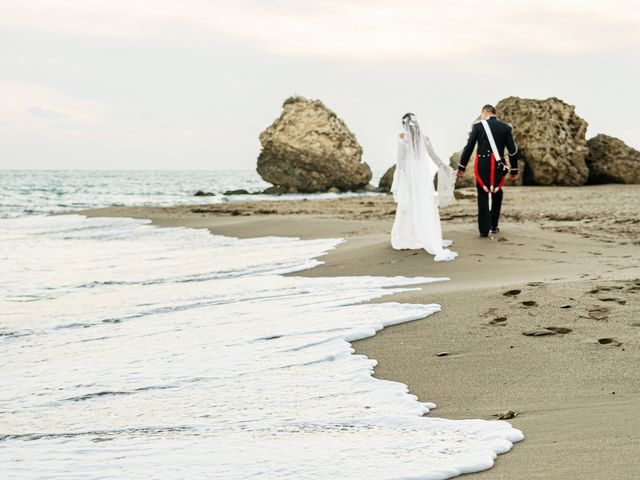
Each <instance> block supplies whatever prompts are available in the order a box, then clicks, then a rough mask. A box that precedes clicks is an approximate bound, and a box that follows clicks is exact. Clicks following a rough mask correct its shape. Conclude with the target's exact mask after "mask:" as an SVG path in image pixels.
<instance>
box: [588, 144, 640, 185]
mask: <svg viewBox="0 0 640 480" xmlns="http://www.w3.org/2000/svg"><path fill="white" fill-rule="evenodd" d="M587 146H588V147H589V155H588V156H587V167H588V168H589V183H640V152H639V151H638V150H635V149H633V148H631V147H629V146H628V145H627V144H626V143H624V142H623V141H622V140H619V139H617V138H614V137H610V136H608V135H597V136H596V137H593V138H592V139H590V140H589V141H588V142H587Z"/></svg>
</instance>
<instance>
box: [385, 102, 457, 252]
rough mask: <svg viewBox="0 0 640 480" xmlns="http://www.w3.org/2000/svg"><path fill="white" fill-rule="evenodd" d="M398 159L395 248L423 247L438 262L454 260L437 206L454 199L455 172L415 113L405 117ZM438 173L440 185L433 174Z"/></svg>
mask: <svg viewBox="0 0 640 480" xmlns="http://www.w3.org/2000/svg"><path fill="white" fill-rule="evenodd" d="M402 130H403V131H402V133H401V134H400V139H399V141H398V161H397V163H396V171H395V173H394V175H393V184H392V185H391V192H392V193H393V198H394V200H395V201H396V203H397V204H398V206H397V208H396V218H395V221H394V222H393V228H392V229H391V246H392V247H393V248H394V249H396V250H405V249H418V248H424V249H425V250H426V251H427V252H428V253H429V254H431V255H434V256H435V257H434V260H435V261H436V262H442V261H449V260H453V259H454V258H456V257H457V256H458V254H457V253H456V252H452V251H451V250H449V249H447V248H445V247H448V246H450V245H451V241H449V240H443V239H442V228H441V226H440V214H439V213H438V206H445V205H449V204H451V203H453V202H454V201H455V199H454V196H453V190H454V188H455V181H456V173H455V171H454V170H453V168H451V167H450V166H449V165H447V164H445V163H444V162H443V161H442V160H441V159H440V157H438V155H437V154H436V152H435V151H434V149H433V145H431V141H430V140H429V138H428V137H427V136H426V135H424V134H423V133H422V132H421V131H420V125H419V124H418V120H417V118H416V116H415V115H414V114H413V113H407V114H406V115H405V116H403V117H402ZM436 173H437V174H438V188H437V191H436V189H435V187H434V178H435V176H436Z"/></svg>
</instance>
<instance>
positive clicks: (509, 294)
mask: <svg viewBox="0 0 640 480" xmlns="http://www.w3.org/2000/svg"><path fill="white" fill-rule="evenodd" d="M521 293H522V290H509V291H508V292H504V293H503V294H502V295H504V296H505V297H516V296H518V295H520V294H521Z"/></svg>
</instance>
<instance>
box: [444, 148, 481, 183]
mask: <svg viewBox="0 0 640 480" xmlns="http://www.w3.org/2000/svg"><path fill="white" fill-rule="evenodd" d="M461 156H462V150H461V151H459V152H456V153H454V154H453V155H451V158H450V159H449V165H451V166H452V167H453V168H458V165H460V157H461ZM475 164H476V151H475V149H474V150H473V153H472V154H471V158H470V159H469V163H467V169H466V170H465V171H464V176H463V177H462V178H459V179H458V180H456V188H464V187H473V186H474V185H475V184H476V176H475V174H474V173H473V169H474V166H475Z"/></svg>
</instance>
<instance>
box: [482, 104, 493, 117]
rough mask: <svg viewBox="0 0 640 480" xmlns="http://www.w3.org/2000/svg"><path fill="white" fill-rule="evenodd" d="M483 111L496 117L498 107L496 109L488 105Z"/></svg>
mask: <svg viewBox="0 0 640 480" xmlns="http://www.w3.org/2000/svg"><path fill="white" fill-rule="evenodd" d="M482 111H483V112H489V113H491V114H493V115H495V114H496V107H494V106H493V105H489V104H487V105H485V106H484V107H482Z"/></svg>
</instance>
